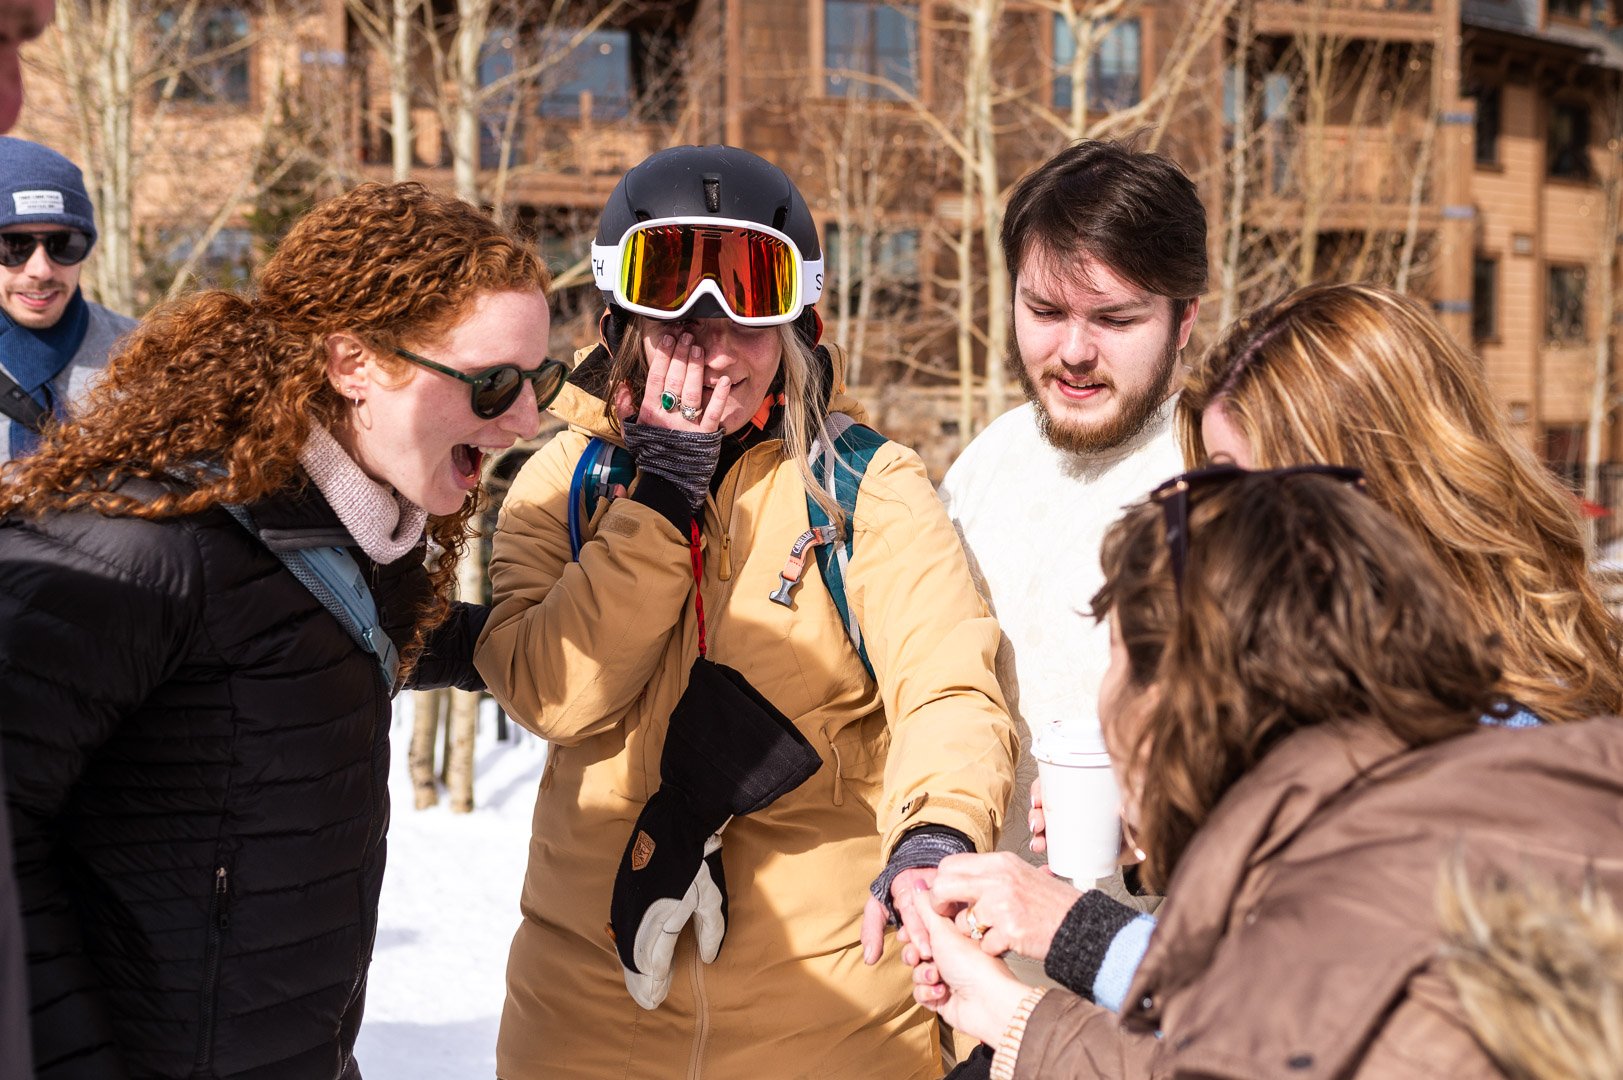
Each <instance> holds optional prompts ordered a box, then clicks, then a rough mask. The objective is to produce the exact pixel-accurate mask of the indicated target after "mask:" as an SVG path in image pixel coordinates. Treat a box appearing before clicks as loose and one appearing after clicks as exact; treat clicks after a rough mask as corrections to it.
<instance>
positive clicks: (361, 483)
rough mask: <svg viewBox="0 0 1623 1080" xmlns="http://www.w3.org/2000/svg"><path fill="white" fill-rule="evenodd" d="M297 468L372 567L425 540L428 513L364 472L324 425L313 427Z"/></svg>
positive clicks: (402, 553) (392, 558)
mask: <svg viewBox="0 0 1623 1080" xmlns="http://www.w3.org/2000/svg"><path fill="white" fill-rule="evenodd" d="M299 463H300V464H301V465H303V466H304V471H305V472H307V473H309V474H310V479H311V480H314V481H315V484H316V487H318V488H320V489H321V494H322V495H323V496H324V497H325V498H326V500H327V502H328V504H329V505H330V506H331V507H332V508H333V511H334V512H335V513H336V514H337V515H338V520H339V521H341V522H342V523H343V525H344V528H346V529H348V530H349V535H350V536H352V537H354V538H355V543H356V544H357V545H358V546H359V547H360V549H361V550H362V551H364V552H366V554H367V555H368V556H369V557H370V558H371V559H372V561H373V562H375V563H392V562H394V561H395V560H396V559H398V558H400V557H401V556H403V555H405V554H406V553H407V552H409V551H410V550H411V549H412V548H414V547H416V546H417V542H418V541H419V540H421V539H422V538H423V529H424V527H425V526H426V525H427V524H428V511H427V510H424V509H423V508H422V507H420V506H418V505H417V504H416V503H414V502H411V501H410V500H409V499H406V498H404V497H403V496H401V495H400V494H398V493H396V492H395V491H394V490H393V489H391V488H388V487H385V486H384V485H382V484H380V483H378V482H377V481H376V480H374V479H372V478H371V477H370V476H368V475H366V473H364V472H362V471H361V467H360V466H359V465H357V464H355V461H354V459H353V458H351V457H350V456H349V455H348V454H347V453H345V452H344V448H343V446H341V445H340V444H339V442H338V440H337V439H335V438H333V436H332V433H331V432H330V431H328V430H327V429H326V428H324V427H322V426H321V425H320V424H312V425H311V426H310V440H309V441H308V442H306V443H305V444H304V449H303V450H302V451H301V452H300V453H299Z"/></svg>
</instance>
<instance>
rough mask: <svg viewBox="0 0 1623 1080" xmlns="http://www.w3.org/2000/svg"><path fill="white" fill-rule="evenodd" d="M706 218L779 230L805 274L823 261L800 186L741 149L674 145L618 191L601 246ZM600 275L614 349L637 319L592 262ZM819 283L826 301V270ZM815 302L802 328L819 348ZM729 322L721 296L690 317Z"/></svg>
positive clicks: (600, 228)
mask: <svg viewBox="0 0 1623 1080" xmlns="http://www.w3.org/2000/svg"><path fill="white" fill-rule="evenodd" d="M704 217H717V218H731V219H733V220H735V221H750V222H754V223H756V224H759V225H765V226H768V227H769V228H773V229H776V230H777V231H778V232H781V233H783V234H784V235H785V236H787V237H788V238H789V239H790V241H792V242H793V243H794V245H795V249H796V251H797V252H798V254H799V256H800V259H801V270H802V272H803V273H806V272H807V266H806V264H808V263H817V264H821V262H822V258H823V249H822V245H821V244H820V243H819V242H818V239H817V223H816V222H815V221H813V220H812V215H811V211H810V210H809V209H808V208H807V206H806V200H805V199H804V198H803V197H802V196H801V194H800V191H799V189H798V188H796V187H795V184H794V181H792V180H790V179H789V175H788V174H787V173H785V172H784V171H783V170H782V169H780V168H778V167H777V166H776V165H774V164H772V163H771V162H770V161H768V160H766V159H765V158H763V157H761V156H760V155H758V154H752V153H750V152H749V151H748V150H742V149H739V148H738V147H736V146H721V145H711V146H673V147H670V148H668V149H665V150H659V151H656V152H655V153H653V154H650V155H649V156H648V157H647V158H645V159H644V160H643V161H642V162H641V163H640V164H638V165H634V166H633V167H632V168H631V169H630V170H629V171H628V172H627V173H626V174H625V175H624V176H622V177H621V178H620V182H619V183H617V184H616V185H614V191H613V192H612V193H610V195H609V200H608V203H607V204H606V205H605V206H604V207H603V213H602V216H601V217H599V218H598V224H597V238H596V240H595V241H594V246H596V247H615V246H618V245H619V243H620V242H621V240H622V239H623V238H624V236H625V234H626V233H627V232H628V231H629V230H630V229H631V228H632V227H633V226H635V225H638V224H641V223H643V222H646V221H654V220H659V219H663V218H686V219H693V218H704ZM592 276H593V279H594V281H596V283H597V287H598V289H599V291H600V292H602V294H603V302H604V304H605V305H606V306H607V307H608V313H607V316H608V317H607V318H606V319H605V325H604V329H605V333H604V338H605V340H607V341H608V344H609V346H610V347H611V348H614V347H616V346H617V345H618V338H619V335H620V332H621V331H622V330H623V328H624V325H625V322H626V320H627V319H628V317H629V316H628V314H627V313H626V312H624V311H623V310H621V309H620V308H619V306H618V305H616V304H615V302H614V284H615V283H614V282H613V281H611V280H607V279H606V275H605V274H604V272H603V267H602V265H601V264H600V262H599V260H597V259H593V261H592ZM813 282H814V288H815V291H816V293H817V295H818V297H819V298H820V297H821V294H822V285H823V281H822V272H821V269H820V267H819V268H818V269H816V270H815V271H814V272H813ZM813 303H815V301H813V302H812V303H808V304H807V305H806V307H805V308H804V309H803V311H802V312H801V316H800V319H799V320H798V322H797V326H799V327H801V329H802V332H803V334H804V335H805V336H806V337H807V339H808V341H809V342H810V343H812V344H815V343H816V340H817V337H818V336H819V332H820V327H821V324H820V322H819V321H818V317H817V314H816V311H815V310H814V308H813ZM726 315H727V313H726V312H725V311H724V310H723V309H722V307H721V305H720V304H718V303H717V302H716V301H715V299H714V298H713V297H710V296H701V297H700V298H699V299H698V301H697V302H696V303H695V304H694V306H693V307H692V308H690V309H688V311H687V312H686V313H685V314H684V315H683V317H684V318H725V317H726ZM611 324H613V325H612V326H611ZM611 338H612V340H611Z"/></svg>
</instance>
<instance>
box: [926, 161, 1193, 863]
mask: <svg viewBox="0 0 1623 1080" xmlns="http://www.w3.org/2000/svg"><path fill="white" fill-rule="evenodd" d="M1002 242H1003V253H1004V257H1005V258H1006V259H1007V260H1008V266H1009V274H1010V276H1011V278H1012V279H1013V284H1014V311H1013V321H1014V334H1013V339H1014V343H1015V351H1014V355H1013V356H1011V357H1009V358H1008V368H1009V371H1010V372H1011V373H1012V374H1013V376H1014V377H1015V378H1016V379H1018V380H1019V382H1020V385H1021V386H1022V387H1024V389H1025V393H1026V398H1027V402H1026V404H1024V405H1022V406H1020V407H1019V408H1016V409H1013V410H1011V411H1010V412H1008V413H1005V414H1004V415H1003V416H1000V417H998V418H997V419H996V420H994V421H993V422H992V423H991V424H990V425H988V426H987V428H986V430H985V431H983V432H981V434H980V435H979V436H977V437H976V438H975V440H974V441H973V442H971V443H970V444H969V446H968V447H966V448H965V449H964V452H963V454H962V455H961V456H960V457H959V458H958V460H957V462H955V463H954V464H953V466H952V468H951V470H949V471H948V473H947V477H946V479H945V481H943V483H942V485H941V498H942V501H944V502H945V503H946V505H947V512H948V514H949V515H950V516H951V517H952V519H953V521H954V523H955V524H956V525H957V527H958V530H959V533H960V535H961V536H962V538H963V542H964V546H965V548H966V549H967V550H968V552H969V556H970V563H971V565H972V566H973V567H974V568H975V572H976V574H977V577H978V579H979V583H980V585H981V589H982V592H983V594H984V595H985V596H986V598H987V601H988V602H989V603H990V604H991V606H992V609H993V612H994V614H996V616H997V619H998V622H999V623H1000V624H1001V625H1002V628H1003V635H1004V637H1003V642H1002V646H1001V648H1000V650H999V654H998V677H999V680H1000V681H1001V683H1002V685H1003V691H1004V694H1005V695H1006V697H1007V699H1008V702H1009V705H1010V707H1011V709H1012V711H1013V712H1014V716H1015V721H1016V723H1017V725H1018V726H1019V730H1020V741H1021V751H1020V762H1019V767H1018V770H1017V773H1016V780H1015V791H1014V796H1013V800H1012V801H1011V803H1010V808H1009V815H1008V827H1007V829H1006V831H1005V834H1004V836H1003V839H1002V842H1001V844H1000V847H1001V848H1002V849H1003V850H1005V851H1015V852H1019V853H1021V854H1024V855H1027V857H1028V858H1029V857H1030V855H1029V853H1028V851H1027V847H1028V841H1029V835H1030V834H1029V832H1028V829H1027V824H1026V817H1027V815H1026V808H1027V806H1029V802H1030V788H1031V782H1032V780H1033V779H1034V778H1035V777H1036V775H1037V766H1036V763H1035V761H1034V760H1033V758H1032V736H1033V733H1036V734H1037V735H1038V736H1039V737H1040V738H1041V737H1043V736H1046V735H1048V734H1050V733H1052V732H1054V731H1056V730H1058V731H1061V732H1063V734H1064V736H1065V738H1066V739H1067V741H1068V742H1070V743H1071V744H1072V745H1076V744H1078V743H1080V744H1082V745H1089V744H1090V741H1092V742H1097V745H1098V748H1099V749H1100V750H1102V749H1103V742H1102V740H1100V736H1099V732H1098V724H1099V721H1098V713H1097V708H1096V706H1097V701H1098V691H1099V683H1100V680H1101V679H1102V678H1103V677H1104V673H1105V668H1106V667H1107V666H1108V664H1109V659H1110V631H1109V628H1108V627H1107V626H1105V625H1104V624H1096V623H1095V622H1094V620H1093V615H1092V599H1093V594H1094V593H1095V592H1096V591H1097V590H1098V589H1099V586H1100V585H1102V584H1103V576H1102V573H1101V571H1100V568H1099V545H1100V542H1101V540H1102V539H1103V537H1104V533H1105V530H1106V528H1108V527H1109V526H1110V524H1111V523H1112V522H1114V521H1115V520H1116V519H1117V518H1118V517H1120V516H1121V512H1122V508H1123V507H1125V506H1127V505H1128V504H1129V503H1133V502H1137V501H1138V500H1140V499H1142V498H1144V496H1145V495H1147V494H1149V492H1150V490H1151V489H1152V488H1154V487H1155V485H1156V484H1158V483H1160V482H1161V481H1162V480H1165V479H1166V478H1167V477H1169V476H1172V475H1174V474H1176V473H1179V472H1181V471H1183V468H1184V465H1183V458H1182V456H1181V455H1180V453H1179V450H1178V445H1177V442H1176V440H1175V438H1174V435H1173V427H1172V405H1173V401H1172V399H1173V396H1174V394H1175V391H1176V389H1177V386H1178V384H1179V379H1178V369H1179V362H1178V357H1179V353H1180V351H1181V350H1182V349H1183V347H1184V346H1185V345H1186V344H1188V341H1189V333H1190V330H1191V329H1193V327H1194V325H1195V316H1196V313H1197V312H1198V311H1199V310H1200V295H1201V293H1202V292H1204V291H1205V289H1206V210H1205V207H1204V206H1202V205H1201V202H1200V197H1199V195H1198V194H1197V193H1196V191H1195V186H1194V184H1193V183H1191V182H1190V180H1189V178H1188V177H1187V176H1185V175H1184V173H1183V172H1182V170H1180V169H1179V168H1178V166H1177V165H1175V164H1174V163H1173V162H1171V161H1170V160H1168V159H1167V158H1165V157H1162V156H1160V155H1158V154H1152V153H1146V152H1142V151H1137V150H1134V149H1132V148H1131V147H1129V146H1127V145H1125V144H1122V143H1118V142H1104V141H1083V142H1078V143H1076V144H1074V145H1072V146H1070V147H1069V148H1067V149H1065V150H1063V151H1061V152H1060V153H1059V154H1057V155H1055V156H1054V157H1053V158H1051V159H1049V160H1048V161H1047V162H1045V163H1044V164H1043V165H1041V166H1040V167H1038V168H1037V169H1036V171H1034V172H1033V173H1031V174H1030V175H1029V176H1027V177H1026V178H1025V179H1023V180H1021V181H1020V183H1019V185H1018V186H1017V187H1016V188H1015V189H1014V192H1013V194H1012V195H1010V197H1009V205H1008V209H1007V212H1006V215H1005V217H1004V219H1003V236H1002ZM1118 879H1119V876H1118ZM1077 884H1078V885H1079V887H1086V886H1088V885H1090V884H1092V882H1078V883H1077ZM1119 888H1120V886H1119V881H1118V884H1117V886H1116V889H1113V890H1112V891H1113V892H1114V891H1119Z"/></svg>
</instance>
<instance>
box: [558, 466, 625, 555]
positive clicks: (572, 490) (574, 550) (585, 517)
mask: <svg viewBox="0 0 1623 1080" xmlns="http://www.w3.org/2000/svg"><path fill="white" fill-rule="evenodd" d="M636 475H637V463H636V461H635V459H633V458H632V456H631V451H629V450H627V449H626V448H625V447H623V446H616V445H614V444H613V443H611V442H609V441H608V440H607V439H603V438H593V439H592V440H591V441H590V442H588V443H587V444H586V450H585V451H584V452H583V453H582V454H581V456H580V461H578V462H576V463H575V473H574V475H573V476H572V477H570V480H569V557H570V558H571V559H573V560H575V561H579V560H580V549H581V545H582V544H584V543H586V532H585V530H586V526H587V524H589V523H590V522H591V520H592V515H593V514H595V513H597V506H598V503H599V502H601V501H602V500H603V499H606V498H607V499H614V498H618V497H619V496H620V495H623V494H625V490H626V489H627V488H629V487H630V486H631V481H632V479H633V478H634V477H636Z"/></svg>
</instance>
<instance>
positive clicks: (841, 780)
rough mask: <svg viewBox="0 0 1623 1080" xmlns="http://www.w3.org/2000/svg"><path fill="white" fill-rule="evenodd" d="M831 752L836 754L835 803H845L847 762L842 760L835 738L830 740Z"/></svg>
mask: <svg viewBox="0 0 1623 1080" xmlns="http://www.w3.org/2000/svg"><path fill="white" fill-rule="evenodd" d="M828 749H829V753H831V754H833V755H834V805H835V806H844V805H845V763H844V762H842V761H841V760H840V748H839V747H838V746H836V745H835V744H834V740H833V739H830V740H829V741H828Z"/></svg>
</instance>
